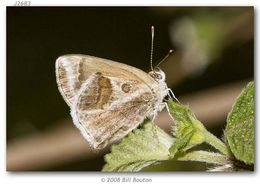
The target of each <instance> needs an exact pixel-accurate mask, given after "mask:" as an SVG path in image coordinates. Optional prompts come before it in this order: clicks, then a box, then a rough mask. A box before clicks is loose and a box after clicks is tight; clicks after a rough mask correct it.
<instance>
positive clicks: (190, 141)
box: [168, 100, 205, 158]
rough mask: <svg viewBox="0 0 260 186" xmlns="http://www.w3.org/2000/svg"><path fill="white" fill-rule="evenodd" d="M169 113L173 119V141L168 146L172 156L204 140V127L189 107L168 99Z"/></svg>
mask: <svg viewBox="0 0 260 186" xmlns="http://www.w3.org/2000/svg"><path fill="white" fill-rule="evenodd" d="M168 107H169V113H170V114H171V116H172V118H174V121H175V130H174V135H175V138H176V139H175V143H174V144H173V145H172V146H171V148H170V156H171V157H172V158H173V157H174V156H175V154H176V152H178V151H182V150H187V149H189V148H191V147H193V146H195V145H198V144H201V143H202V142H204V140H205V138H204V134H203V133H204V131H205V128H204V126H203V125H202V123H201V122H200V121H199V120H197V119H196V117H195V115H194V114H193V113H192V112H191V110H190V109H189V108H187V107H186V106H184V105H181V104H179V103H175V102H173V101H172V100H169V101H168Z"/></svg>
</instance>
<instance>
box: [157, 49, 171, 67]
mask: <svg viewBox="0 0 260 186" xmlns="http://www.w3.org/2000/svg"><path fill="white" fill-rule="evenodd" d="M172 52H173V50H172V49H171V50H169V52H168V54H167V55H166V56H165V57H164V58H163V59H162V60H161V61H160V62H159V63H158V64H157V65H156V67H158V66H159V65H160V64H161V63H162V62H164V61H165V59H167V58H168V57H169V56H170V55H171V53H172Z"/></svg>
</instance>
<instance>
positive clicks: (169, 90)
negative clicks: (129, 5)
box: [168, 88, 180, 103]
mask: <svg viewBox="0 0 260 186" xmlns="http://www.w3.org/2000/svg"><path fill="white" fill-rule="evenodd" d="M168 96H169V97H170V98H173V99H175V100H176V101H177V102H178V103H180V102H179V100H178V99H177V98H176V96H175V95H174V93H173V91H172V89H170V88H168Z"/></svg>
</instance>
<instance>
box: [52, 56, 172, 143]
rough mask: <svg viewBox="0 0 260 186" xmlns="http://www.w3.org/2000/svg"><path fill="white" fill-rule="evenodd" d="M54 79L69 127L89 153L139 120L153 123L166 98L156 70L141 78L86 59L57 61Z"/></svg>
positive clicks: (101, 61) (130, 70) (120, 65)
mask: <svg viewBox="0 0 260 186" xmlns="http://www.w3.org/2000/svg"><path fill="white" fill-rule="evenodd" d="M56 77H57V83H58V88H59V90H60V93H61V95H62V96H63V98H64V100H65V101H66V103H67V104H68V105H69V107H70V109H71V116H72V118H73V122H74V124H75V125H76V127H77V128H78V129H79V130H80V131H81V133H82V135H83V136H84V137H85V138H86V139H87V141H88V142H89V143H90V144H91V146H93V147H94V148H103V147H105V146H106V145H107V144H108V143H111V142H113V141H115V140H118V139H120V138H122V137H123V136H125V135H127V134H128V133H129V132H130V131H132V130H133V129H135V128H136V127H137V126H138V125H139V124H141V123H142V122H143V120H144V119H145V118H147V117H148V118H154V117H155V116H156V114H157V112H158V111H161V110H162V109H163V108H164V106H165V104H164V103H163V99H164V97H165V96H166V95H167V94H168V87H167V85H166V83H165V74H164V72H163V71H161V70H160V69H159V68H155V69H153V70H152V71H151V72H149V73H146V72H144V71H142V70H140V69H137V68H135V67H132V66H129V65H126V64H123V63H118V62H115V61H111V60H107V59H102V58H98V57H93V56H88V55H81V54H71V55H64V56H61V57H59V58H58V59H57V61H56Z"/></svg>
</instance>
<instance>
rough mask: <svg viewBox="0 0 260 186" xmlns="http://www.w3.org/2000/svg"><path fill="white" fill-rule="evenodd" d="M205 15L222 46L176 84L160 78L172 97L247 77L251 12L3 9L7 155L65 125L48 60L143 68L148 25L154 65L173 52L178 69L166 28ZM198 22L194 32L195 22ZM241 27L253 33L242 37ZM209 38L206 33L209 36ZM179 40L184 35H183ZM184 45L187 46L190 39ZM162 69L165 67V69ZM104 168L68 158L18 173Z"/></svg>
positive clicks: (218, 129)
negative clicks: (79, 58) (93, 60)
mask: <svg viewBox="0 0 260 186" xmlns="http://www.w3.org/2000/svg"><path fill="white" fill-rule="evenodd" d="M212 15H216V16H215V17H214V20H217V21H219V22H221V24H220V25H222V26H223V28H220V27H218V28H219V30H218V31H217V32H218V33H219V32H223V35H225V36H221V38H222V41H221V43H220V44H219V43H216V48H213V49H212V50H209V51H210V52H211V53H214V52H212V51H216V54H214V55H210V56H214V57H210V58H209V60H208V65H207V67H206V68H204V69H203V70H200V71H199V73H192V74H191V75H190V74H189V75H186V76H185V77H183V78H182V79H181V80H178V81H174V76H178V74H175V73H169V72H168V74H167V73H166V76H167V77H170V76H173V82H172V83H168V84H169V86H170V87H171V88H172V89H173V90H174V92H175V94H176V95H177V97H181V96H182V95H187V94H191V95H192V94H193V93H196V92H199V91H203V90H204V89H208V88H213V87H215V86H219V85H226V84H230V83H233V82H239V81H244V80H246V81H249V80H252V79H253V78H254V35H253V8H252V7H236V8H232V7H229V8H225V7H178V8H175V7H28V8H25V7H19V8H18V7H8V8H7V32H6V33H7V158H8V150H9V147H10V146H11V145H12V144H13V142H16V143H18V142H19V140H22V139H24V138H30V136H34V135H41V134H42V133H46V132H47V133H48V131H51V130H52V129H53V128H55V127H56V125H57V123H60V122H61V121H63V120H68V121H69V122H71V118H70V115H69V108H68V106H67V105H66V103H65V102H64V100H63V99H62V97H61V95H60V93H59V91H58V88H57V85H56V78H55V60H56V59H57V58H58V57H59V56H61V55H64V54H87V55H92V56H98V57H102V58H107V59H111V60H114V61H119V62H122V63H126V64H129V65H132V66H135V67H137V68H140V69H143V70H145V71H149V69H150V64H149V60H150V59H149V58H150V47H151V46H150V43H151V33H150V27H151V25H154V26H155V41H154V42H155V46H154V63H155V64H156V63H158V61H160V59H162V58H163V57H164V55H165V54H166V53H167V52H168V50H169V49H173V50H174V51H176V53H177V54H176V55H175V54H172V55H175V58H174V59H175V60H174V61H171V63H176V64H178V63H179V62H180V61H181V60H180V59H181V58H179V56H180V55H179V54H183V52H182V50H183V48H181V47H179V45H178V44H176V43H175V42H173V41H172V39H171V34H172V32H171V30H170V29H169V28H170V27H171V25H172V24H175V23H176V22H177V21H179V20H181V18H183V17H189V18H191V19H192V18H194V19H193V21H194V22H195V23H196V17H207V16H209V17H210V16H212ZM244 15H245V16H244ZM248 15H249V16H248ZM243 16H244V17H246V18H247V19H248V21H247V20H246V21H245V22H246V23H245V24H242V25H238V28H235V29H234V28H233V27H232V23H236V22H238V23H239V21H237V19H238V20H239V19H241V20H242V21H244V20H245V19H246V18H244V17H243ZM248 17H249V18H248ZM197 20H199V19H197ZM197 22H199V21H197ZM212 22H213V23H214V21H211V23H212ZM222 23H223V24H222ZM195 25H196V24H195ZM197 25H198V27H199V25H201V24H197ZM204 26H205V25H204ZM229 27H230V29H231V30H232V29H234V31H233V34H234V35H235V34H237V37H231V36H234V35H233V34H232V31H230V33H229V34H230V35H228V34H226V33H227V30H230V29H228V28H229ZM202 29H203V28H202ZM248 30H251V31H252V32H249V33H248ZM238 31H239V32H238ZM183 33H184V32H183ZM208 33H209V34H210V32H207V34H208ZM214 34H216V33H215V32H214V30H213V32H212V36H214ZM180 36H182V33H181V34H180ZM202 36H203V34H202ZM183 37H186V35H185V33H184V34H183ZM206 38H212V37H206ZM223 38H224V39H223ZM201 41H203V42H204V41H205V38H203V37H202V39H201ZM212 41H214V40H212ZM209 43H210V44H211V45H209V47H205V48H206V49H207V48H210V46H212V44H213V45H214V43H212V42H211V41H209ZM186 44H187V45H188V46H189V45H192V44H193V42H192V41H191V42H190V43H186ZM206 46H207V45H206ZM219 51H221V52H219ZM216 56H217V57H216ZM168 63H170V62H168ZM168 63H167V64H168ZM164 67H166V69H167V70H168V71H169V70H171V68H170V67H169V68H167V65H166V66H164ZM178 70H181V69H178ZM194 74H195V75H194ZM169 79H171V78H169ZM220 121H221V122H218V124H215V125H214V126H209V128H210V130H211V132H213V133H214V134H216V135H218V136H219V137H221V135H222V130H223V129H224V125H225V118H222V119H220ZM209 123H210V122H209ZM71 125H73V124H72V123H71ZM78 135H80V133H78ZM86 145H87V143H86ZM10 149H11V147H10ZM32 151H33V149H32ZM39 161H40V160H39ZM103 164H104V162H103V156H102V154H101V155H97V156H96V157H95V156H94V157H91V158H89V157H87V156H86V157H85V158H81V159H71V160H70V161H66V162H64V163H62V162H61V163H59V164H57V165H56V164H55V163H54V164H52V165H48V166H46V167H37V166H36V167H35V168H32V167H30V168H26V167H24V168H20V169H17V170H92V171H93V170H100V169H101V168H102V166H103ZM178 166H179V165H178ZM201 166H202V167H203V166H204V165H198V167H199V168H198V169H199V170H200V169H201V168H200V167H201ZM152 170H153V169H152ZM154 170H173V168H169V163H164V164H163V165H160V167H159V168H158V167H157V168H156V167H155V168H154Z"/></svg>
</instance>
